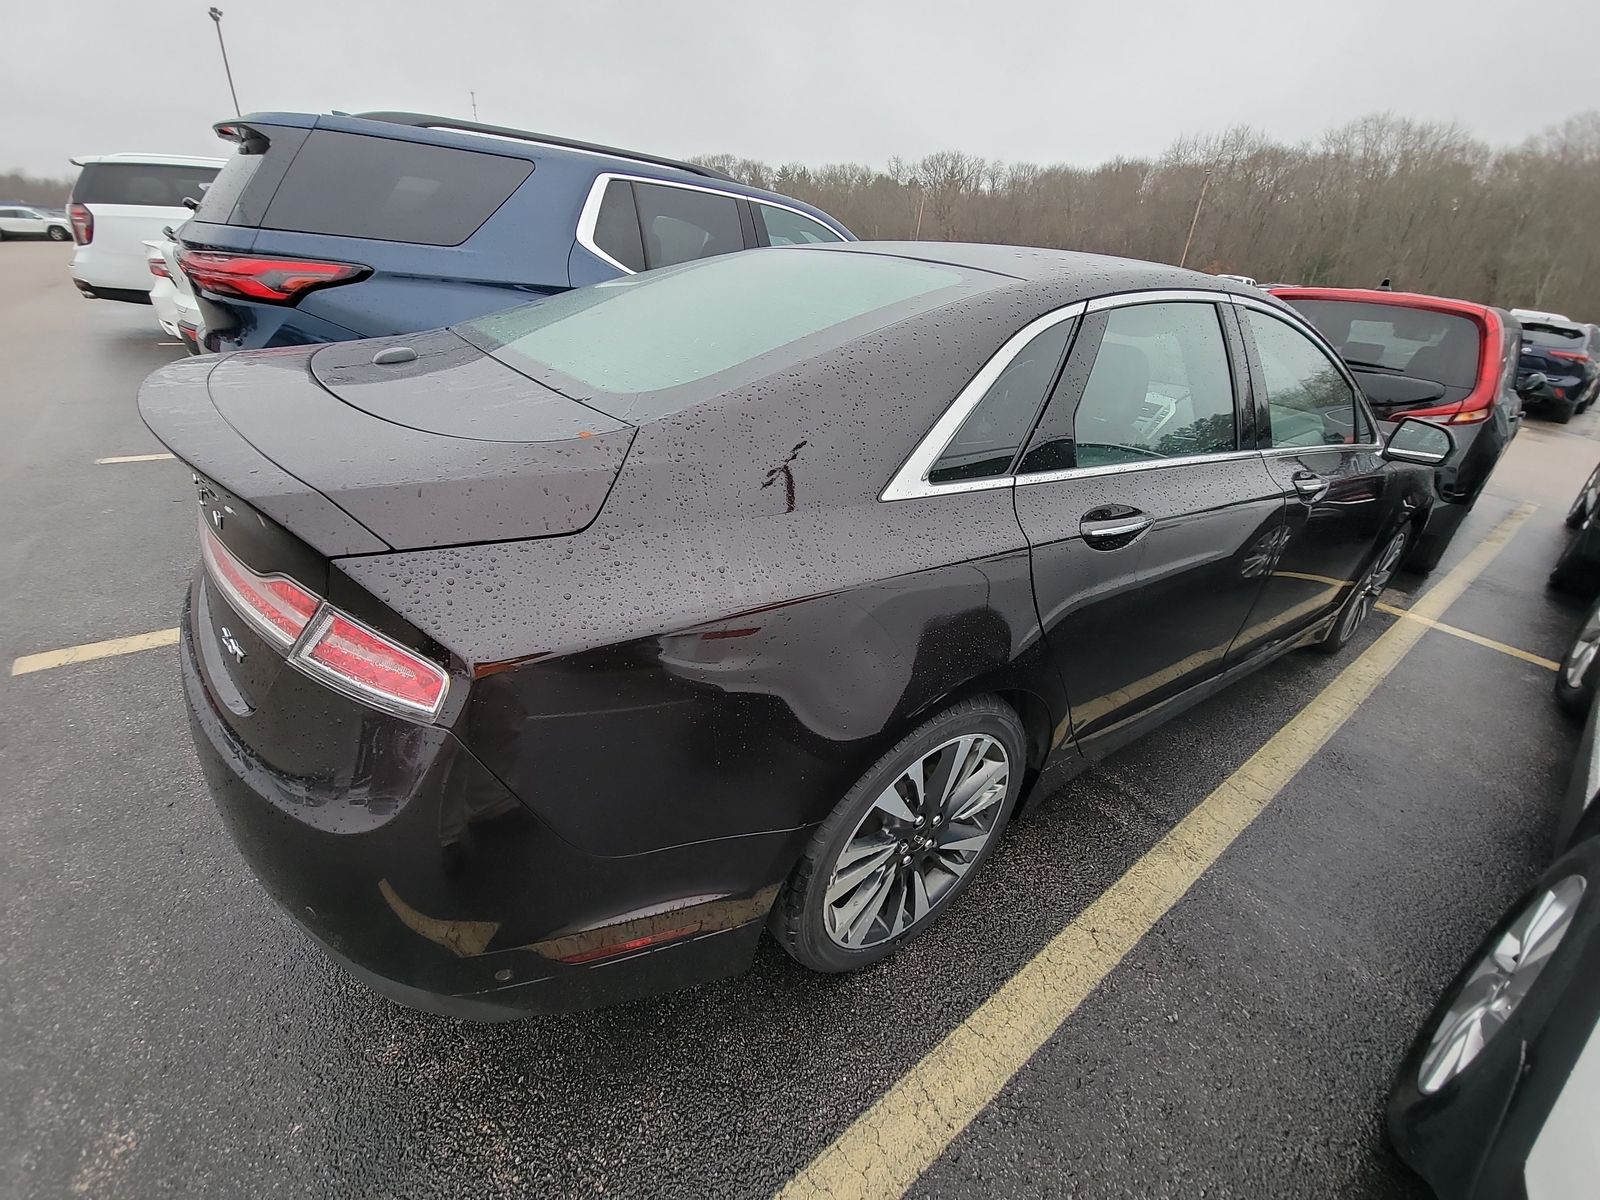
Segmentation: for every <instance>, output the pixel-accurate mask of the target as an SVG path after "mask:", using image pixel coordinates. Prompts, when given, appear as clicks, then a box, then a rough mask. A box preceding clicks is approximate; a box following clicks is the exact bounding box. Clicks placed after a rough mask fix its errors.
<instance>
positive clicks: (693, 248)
mask: <svg viewBox="0 0 1600 1200" xmlns="http://www.w3.org/2000/svg"><path fill="white" fill-rule="evenodd" d="M633 195H634V202H635V203H636V204H637V205H638V209H639V231H640V233H641V234H643V236H644V261H645V266H647V267H670V266H672V265H673V264H674V263H684V262H693V261H694V260H695V259H697V258H710V257H711V256H712V255H715V254H731V253H733V252H734V251H735V250H743V249H744V229H743V228H742V226H741V225H740V223H739V204H738V202H737V201H736V200H735V199H734V198H733V197H732V196H726V195H722V194H721V193H718V192H700V191H691V190H690V189H688V188H677V187H664V186H662V185H659V184H653V183H637V184H635V185H634V188H633Z"/></svg>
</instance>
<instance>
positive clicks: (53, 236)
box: [45, 225, 72, 242]
mask: <svg viewBox="0 0 1600 1200" xmlns="http://www.w3.org/2000/svg"><path fill="white" fill-rule="evenodd" d="M45 236H46V237H48V238H49V239H50V240H51V241H52V242H65V241H70V240H71V238H72V235H71V234H70V233H68V232H67V231H66V230H65V229H63V228H61V226H59V225H52V226H50V229H49V232H48V233H46V234H45Z"/></svg>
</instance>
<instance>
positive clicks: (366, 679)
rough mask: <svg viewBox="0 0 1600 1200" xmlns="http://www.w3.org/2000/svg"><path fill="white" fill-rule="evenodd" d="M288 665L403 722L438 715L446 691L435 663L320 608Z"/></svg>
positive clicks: (442, 673)
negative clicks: (395, 715)
mask: <svg viewBox="0 0 1600 1200" xmlns="http://www.w3.org/2000/svg"><path fill="white" fill-rule="evenodd" d="M289 661H290V662H291V663H293V664H294V665H295V666H297V667H299V668H300V669H301V670H302V671H305V672H306V673H307V674H309V675H311V676H313V677H315V678H318V679H321V680H323V681H324V682H325V683H327V684H328V685H329V686H330V687H332V688H334V689H335V690H336V691H341V692H344V693H346V694H347V695H350V696H354V697H355V698H356V699H357V700H363V701H365V702H366V703H368V704H371V705H374V706H375V707H377V708H384V709H388V710H389V711H391V712H398V713H400V714H401V715H402V716H408V717H424V718H428V719H432V718H433V717H436V716H438V715H439V709H440V708H441V707H442V706H443V704H444V696H445V691H446V690H447V689H448V688H449V686H450V677H449V675H447V674H446V673H445V671H444V668H443V667H441V666H439V664H438V663H434V662H430V661H428V660H427V659H425V658H423V657H421V656H420V655H417V654H414V653H412V652H411V651H410V650H407V649H406V648H405V647H404V646H402V645H400V644H399V643H398V642H392V641H390V640H389V639H388V638H386V637H384V636H383V635H382V634H381V633H378V632H377V631H376V630H373V629H368V628H367V627H366V626H365V625H363V624H361V622H359V621H357V620H355V619H354V618H353V617H347V616H345V615H344V614H343V613H341V612H339V611H338V610H336V609H333V608H327V609H324V611H323V614H322V615H321V616H320V617H318V618H317V623H316V625H315V626H313V628H312V630H311V632H310V633H309V634H307V635H306V637H305V639H304V640H303V641H302V642H301V643H300V644H299V645H298V646H296V647H295V649H294V652H293V653H292V654H291V655H290V656H289Z"/></svg>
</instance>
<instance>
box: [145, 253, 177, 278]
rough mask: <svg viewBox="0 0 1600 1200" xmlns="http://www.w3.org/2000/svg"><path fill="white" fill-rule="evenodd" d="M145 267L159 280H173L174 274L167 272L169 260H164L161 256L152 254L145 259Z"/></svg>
mask: <svg viewBox="0 0 1600 1200" xmlns="http://www.w3.org/2000/svg"><path fill="white" fill-rule="evenodd" d="M145 265H147V266H148V267H149V268H150V274H152V275H154V276H155V277H156V278H157V279H171V278H172V272H171V271H169V270H167V260H166V259H164V258H162V257H161V255H159V254H152V255H151V256H150V257H149V258H147V259H145Z"/></svg>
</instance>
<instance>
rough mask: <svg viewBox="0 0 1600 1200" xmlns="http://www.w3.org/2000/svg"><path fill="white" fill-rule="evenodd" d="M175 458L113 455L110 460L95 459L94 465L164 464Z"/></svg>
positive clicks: (174, 455) (153, 455)
mask: <svg viewBox="0 0 1600 1200" xmlns="http://www.w3.org/2000/svg"><path fill="white" fill-rule="evenodd" d="M176 457H177V455H176V454H113V455H112V456H111V457H110V458H97V459H95V460H94V465H95V466H97V467H104V466H108V465H109V464H111V463H127V462H164V461H165V460H166V459H169V458H176Z"/></svg>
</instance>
